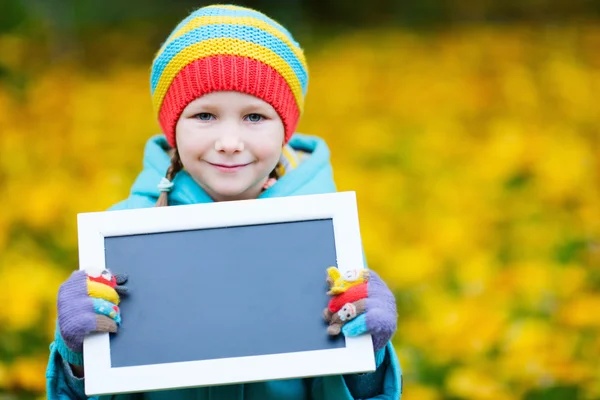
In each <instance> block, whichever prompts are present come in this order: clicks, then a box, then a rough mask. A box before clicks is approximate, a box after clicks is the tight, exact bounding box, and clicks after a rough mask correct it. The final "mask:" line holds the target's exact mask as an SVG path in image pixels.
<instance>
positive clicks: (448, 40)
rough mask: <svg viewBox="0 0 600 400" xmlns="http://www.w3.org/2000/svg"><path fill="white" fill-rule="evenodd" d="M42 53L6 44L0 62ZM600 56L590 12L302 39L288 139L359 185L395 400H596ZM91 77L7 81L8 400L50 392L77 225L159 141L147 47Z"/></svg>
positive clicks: (3, 343)
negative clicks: (305, 77)
mask: <svg viewBox="0 0 600 400" xmlns="http://www.w3.org/2000/svg"><path fill="white" fill-rule="evenodd" d="M103 43H104V44H103V45H105V46H109V45H110V43H118V45H119V46H121V51H122V52H123V54H124V53H127V51H129V50H131V51H132V52H135V51H139V48H138V47H137V46H142V44H139V43H137V42H135V41H134V40H124V38H123V37H119V36H115V37H109V38H108V39H105V41H104V42H103ZM37 46H38V44H36V43H32V42H31V41H29V40H27V39H25V38H23V37H21V36H19V35H18V34H4V35H0V57H1V59H2V62H3V63H4V64H5V65H6V66H8V67H9V68H10V69H12V70H13V71H19V70H20V69H22V68H26V67H27V63H28V62H29V61H28V60H29V57H31V55H32V54H33V55H37V56H39V54H41V53H39V52H38V51H39V48H38V47H37ZM599 49H600V24H597V23H586V24H571V25H569V24H563V25H560V26H555V27H552V28H551V29H549V28H547V27H532V26H529V25H526V24H523V25H520V24H512V25H508V26H506V25H505V26H499V27H495V26H492V25H482V26H470V27H458V28H450V29H445V30H440V31H435V30H432V31H427V32H415V31H409V30H402V29H387V28H386V29H382V30H373V29H369V30H364V31H359V30H357V31H354V32H352V33H346V34H344V35H339V36H332V37H331V38H329V39H327V40H324V41H322V42H321V43H319V45H318V46H314V47H313V48H312V49H307V58H308V61H309V67H310V83H309V92H308V97H307V100H306V101H307V103H306V106H307V111H306V114H305V116H304V118H303V120H302V122H301V124H300V128H299V131H300V132H303V133H310V134H316V135H320V136H322V137H324V138H325V139H326V140H327V141H328V143H329V145H330V147H331V151H332V157H333V164H334V172H335V178H336V180H337V183H338V186H339V189H340V190H355V191H357V193H358V201H359V209H360V221H361V227H362V233H363V240H364V243H365V248H366V252H367V258H368V261H369V263H370V266H371V268H373V269H375V270H377V271H378V272H380V274H381V275H382V277H383V278H384V279H385V280H386V282H387V283H388V284H389V285H390V287H391V288H393V290H394V291H395V293H396V295H397V300H398V307H399V315H400V317H399V321H398V331H397V333H396V335H395V337H394V343H395V346H396V349H397V351H398V354H399V357H400V360H401V363H402V367H403V369H404V373H405V376H404V379H405V381H404V396H403V398H405V399H408V400H434V399H489V400H509V399H528V400H535V399H587V400H591V399H600V368H599V366H598V359H599V358H600V334H599V333H600V292H599V291H598V288H599V287H600V242H599V237H600V236H599V233H600V105H599V104H600V101H599V100H598V94H599V93H600V51H599ZM39 57H44V56H39ZM42 60H43V58H42ZM38 62H39V59H38ZM96 67H97V68H96V69H92V70H90V69H86V68H84V67H82V66H81V65H80V64H78V63H77V62H73V61H71V60H69V59H64V60H60V61H55V62H49V63H47V65H44V68H37V69H35V70H34V72H32V73H30V74H29V75H28V78H27V79H28V80H27V82H26V83H22V84H14V83H9V82H8V81H3V80H0V182H1V193H2V195H1V198H2V201H1V205H0V282H1V283H2V286H3V288H2V290H0V304H1V307H0V398H7V399H9V398H10V399H12V398H15V399H16V398H19V399H20V398H43V397H44V395H45V367H46V362H47V357H48V345H49V343H50V341H51V340H52V335H53V331H54V318H55V316H56V311H55V302H56V294H57V290H58V286H59V285H60V283H61V282H62V281H63V280H64V279H66V278H67V277H68V275H69V274H70V272H71V271H72V270H73V269H76V268H77V265H78V264H77V232H76V215H77V213H79V212H87V211H100V210H104V209H106V208H108V207H109V206H111V205H112V204H113V203H115V202H117V201H119V200H121V199H123V198H124V197H126V196H127V194H128V190H129V188H130V185H131V184H132V182H133V179H134V178H135V176H136V175H137V173H138V172H139V170H140V169H141V157H142V150H143V145H144V143H145V141H146V140H147V138H148V137H149V136H150V135H152V134H155V133H157V132H158V125H157V124H156V123H155V121H154V119H153V115H152V109H151V103H150V95H149V87H148V82H149V68H150V59H148V60H146V62H145V63H142V62H136V63H132V62H126V61H120V60H119V59H116V60H112V61H111V62H110V63H107V65H106V68H103V67H101V66H100V67H98V66H96Z"/></svg>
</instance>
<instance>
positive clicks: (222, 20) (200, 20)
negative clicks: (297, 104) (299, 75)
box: [158, 16, 308, 73]
mask: <svg viewBox="0 0 600 400" xmlns="http://www.w3.org/2000/svg"><path fill="white" fill-rule="evenodd" d="M216 24H230V25H244V26H251V27H253V28H258V29H262V30H263V31H265V32H267V33H270V34H271V35H273V36H275V37H276V38H278V39H280V40H281V41H283V42H284V43H285V44H286V45H287V46H288V47H289V48H290V50H292V52H293V53H294V55H295V56H296V57H297V58H298V60H299V61H300V63H301V64H302V67H303V68H304V70H305V71H307V73H308V65H307V63H306V58H305V57H304V53H303V52H302V50H301V49H299V48H298V46H297V45H295V44H293V43H292V42H291V41H290V39H289V38H288V36H287V35H286V34H285V33H283V32H282V31H280V30H279V29H276V28H274V27H273V25H271V24H269V23H267V22H265V21H261V20H260V19H258V18H254V17H247V16H246V17H228V16H202V17H196V18H193V19H191V20H190V21H189V22H188V23H187V24H186V25H185V26H183V27H181V28H180V29H179V30H178V31H176V32H175V33H174V34H173V36H171V38H170V39H169V42H168V43H165V44H164V45H163V47H162V48H161V50H160V51H159V52H158V53H159V54H160V53H162V51H163V50H164V48H165V47H166V46H168V44H169V43H170V42H172V41H173V40H175V39H176V38H178V37H180V36H183V35H185V34H186V33H188V32H190V31H192V30H194V29H197V28H200V27H202V26H206V25H216Z"/></svg>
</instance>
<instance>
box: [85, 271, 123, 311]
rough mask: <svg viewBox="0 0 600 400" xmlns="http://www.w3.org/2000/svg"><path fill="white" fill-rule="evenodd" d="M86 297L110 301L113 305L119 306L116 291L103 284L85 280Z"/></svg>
mask: <svg viewBox="0 0 600 400" xmlns="http://www.w3.org/2000/svg"><path fill="white" fill-rule="evenodd" d="M87 287H88V295H89V296H90V297H95V298H98V299H104V300H107V301H110V302H111V303H113V304H117V305H118V304H119V295H118V294H117V292H116V290H115V289H113V288H111V287H110V286H108V285H105V284H104V283H100V282H96V281H92V280H91V279H90V278H88V279H87Z"/></svg>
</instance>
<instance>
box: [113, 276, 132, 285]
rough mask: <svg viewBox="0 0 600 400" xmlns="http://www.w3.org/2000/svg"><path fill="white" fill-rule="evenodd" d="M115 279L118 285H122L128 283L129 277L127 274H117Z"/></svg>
mask: <svg viewBox="0 0 600 400" xmlns="http://www.w3.org/2000/svg"><path fill="white" fill-rule="evenodd" d="M115 278H116V279H117V285H122V284H124V283H125V282H127V279H129V276H128V275H127V274H115Z"/></svg>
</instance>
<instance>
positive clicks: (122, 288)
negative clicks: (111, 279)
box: [115, 285, 129, 296]
mask: <svg viewBox="0 0 600 400" xmlns="http://www.w3.org/2000/svg"><path fill="white" fill-rule="evenodd" d="M115 291H116V292H117V293H118V294H119V296H121V295H124V294H127V293H129V288H128V287H127V286H121V285H118V286H115Z"/></svg>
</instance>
